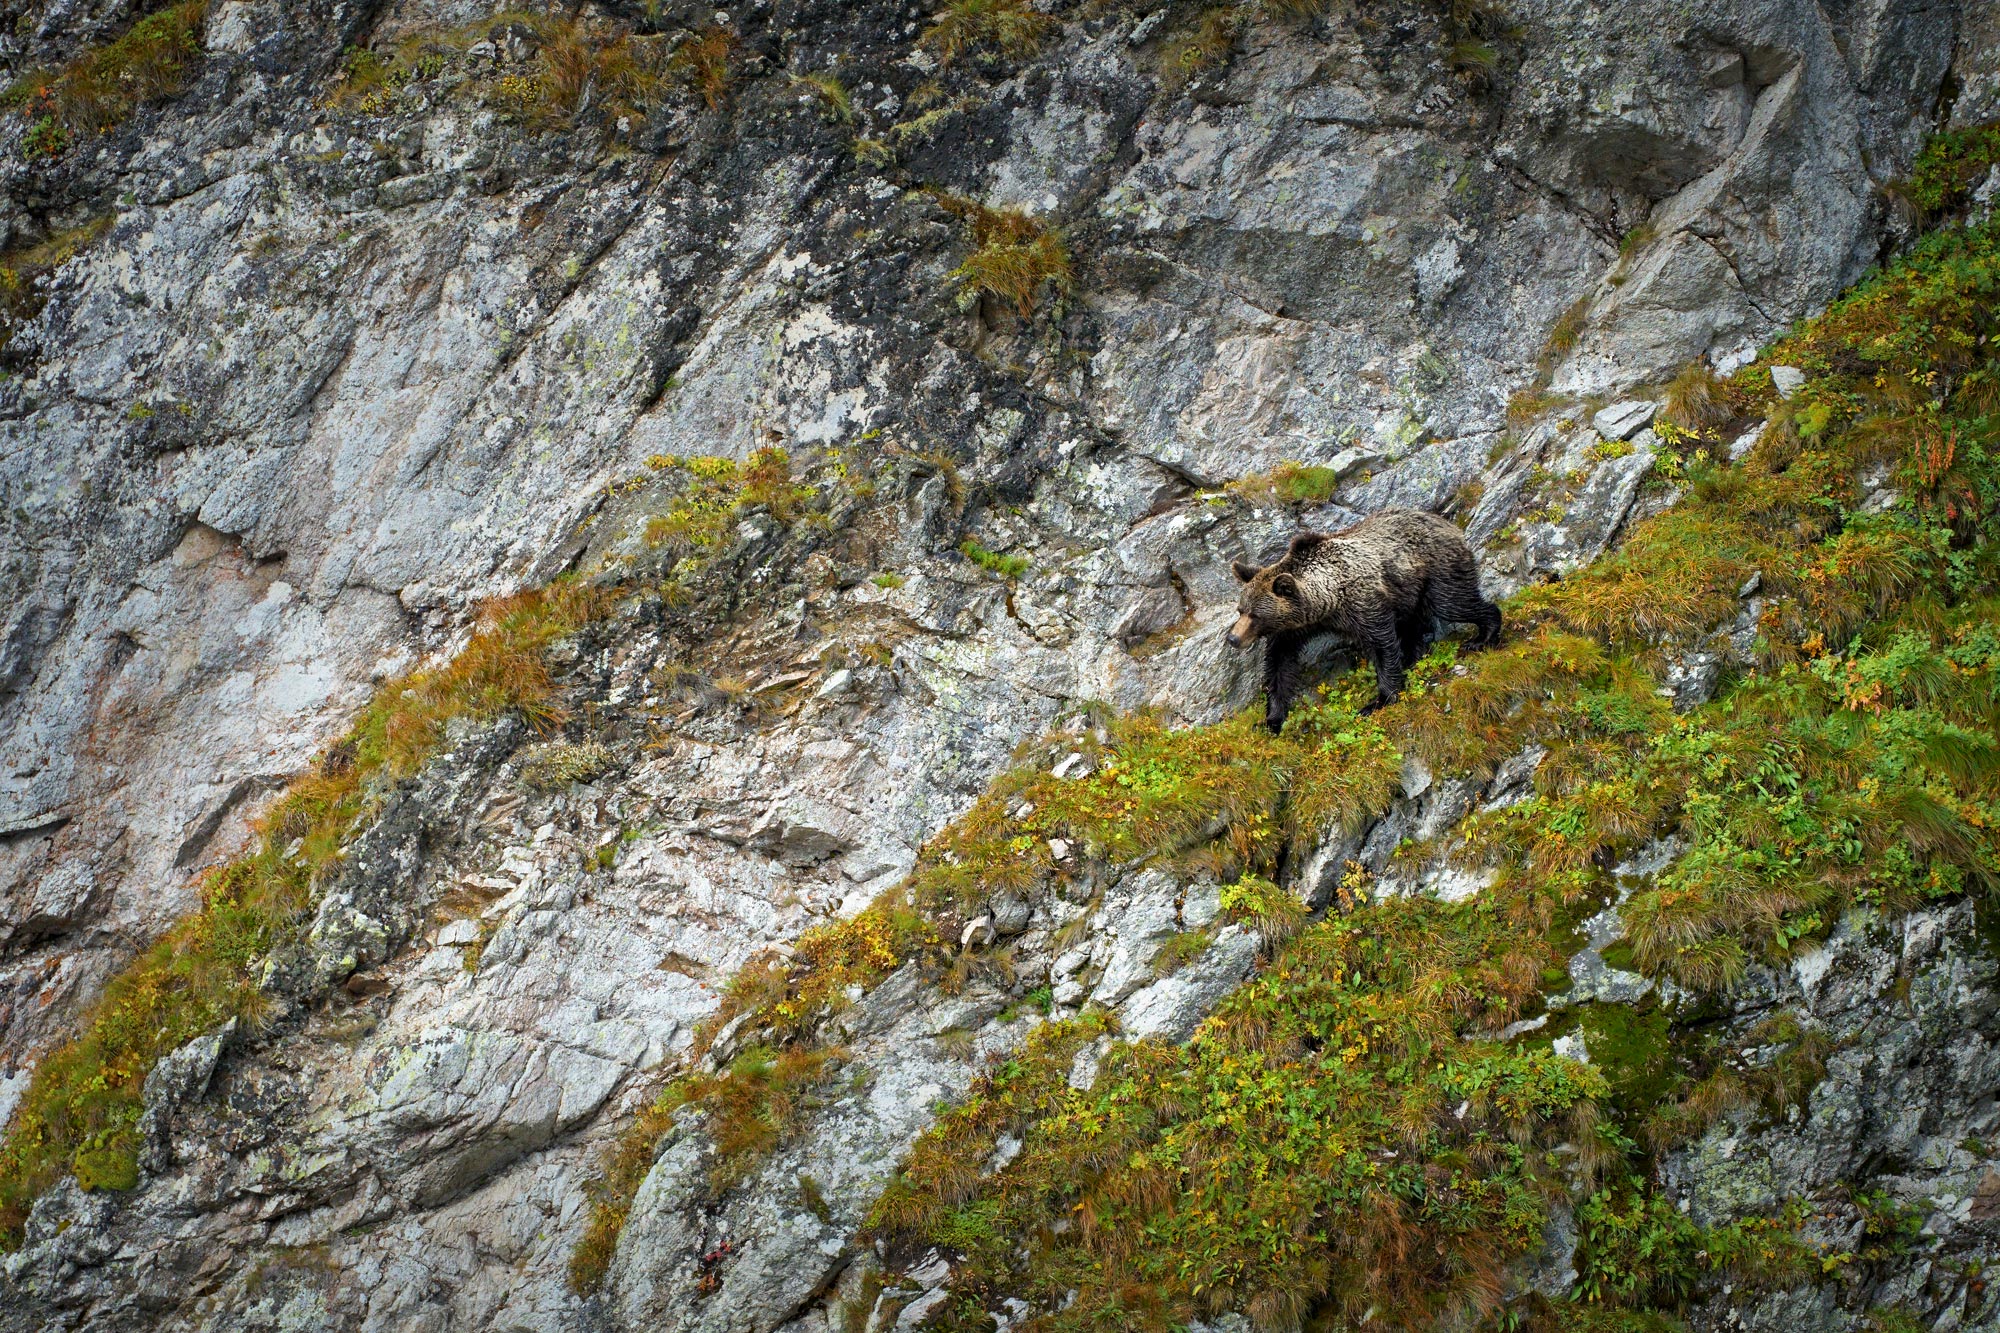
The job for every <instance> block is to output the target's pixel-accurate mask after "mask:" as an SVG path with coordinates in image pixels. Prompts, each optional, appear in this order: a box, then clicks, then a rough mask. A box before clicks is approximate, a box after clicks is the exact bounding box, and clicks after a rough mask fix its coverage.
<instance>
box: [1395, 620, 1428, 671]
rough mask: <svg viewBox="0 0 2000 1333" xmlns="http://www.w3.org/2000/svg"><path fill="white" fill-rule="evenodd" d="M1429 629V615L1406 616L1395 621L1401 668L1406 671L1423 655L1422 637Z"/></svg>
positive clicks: (1423, 637)
mask: <svg viewBox="0 0 2000 1333" xmlns="http://www.w3.org/2000/svg"><path fill="white" fill-rule="evenodd" d="M1429 629H1430V617H1429V616H1426V615H1421V614H1418V615H1411V616H1406V617H1404V618H1403V619H1402V620H1399V621H1397V622H1396V647H1397V650H1398V656H1400V657H1401V658H1402V660H1403V670H1405V671H1408V670H1409V669H1410V668H1411V667H1413V666H1415V665H1416V664H1417V659H1418V658H1419V657H1422V656H1423V655H1424V639H1425V637H1426V632H1427V631H1428V630H1429Z"/></svg>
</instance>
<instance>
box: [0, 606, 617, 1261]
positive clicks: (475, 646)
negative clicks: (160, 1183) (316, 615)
mask: <svg viewBox="0 0 2000 1333" xmlns="http://www.w3.org/2000/svg"><path fill="white" fill-rule="evenodd" d="M606 605H607V597H606V595H605V594H604V593H603V592H601V591H600V590H598V589H594V588H591V587H589V586H588V585H585V584H582V583H576V582H564V583H557V584H553V585H551V586H550V587H548V588H546V589H542V590H540V591H537V592H530V593H522V594H520V595H518V596H515V597H509V598H504V599H501V600H499V601H496V602H493V603H489V604H488V605H487V606H486V607H485V608H483V609H482V611H481V612H480V615H479V620H478V624H477V628H476V629H475V631H474V633H473V635H472V638H471V640H470V642H469V643H468V644H467V645H466V647H465V648H464V649H463V650H462V651H461V652H460V653H459V654H458V655H457V656H456V657H454V658H453V659H452V660H451V661H450V662H449V663H447V664H446V665H444V666H441V667H437V668H434V669H429V670H421V671H417V672H414V673H412V674H410V675H408V676H405V677H403V678H402V679H400V680H397V681H395V682H392V683H391V684H389V685H386V686H384V687H383V689H382V691H381V693H380V694H379V695H378V696H377V697H376V698H375V700H374V701H373V702H372V703H371V704H369V706H368V707H367V709H366V710H365V711H364V712H363V713H362V715H361V718H360V719H359V721H357V722H356V724H355V726H354V728H353V730H352V731H350V732H349V733H348V735H347V737H346V738H345V739H343V740H342V741H341V742H340V743H339V744H338V745H336V746H334V747H333V748H332V749H331V750H329V751H328V752H327V754H326V755H325V756H324V757H323V758H322V760H321V761H320V764H319V766H318V767H317V769H316V770H315V771H313V772H311V773H308V774H305V775H304V776H301V777H298V778H295V779H293V781H292V782H291V784H290V785H289V786H288V787H287V788H286V790H285V792H284V794H283V795H281V796H280V797H279V798H278V800H277V801H276V802H275V803H274V804H273V805H272V807H271V808H270V810H269V811H267V812H266V813H265V815H264V817H263V818H262V820H260V821H259V827H258V834H257V842H256V846H255V848H254V849H253V850H252V851H251V852H250V853H249V854H248V855H246V856H244V857H242V858H241V859H239V860H237V861H234V862H232V863H230V864H229V865H227V866H224V867H222V868H220V869H218V870H216V871H214V872H212V873H210V874H209V875H208V876H207V877H206V878H205V880H204V881H203V884H202V889H201V894H202V905H201V907H200V909H199V910H198V911H196V912H195V913H194V914H193V915H192V916H189V917H187V918H185V919H184V920H182V921H181V922H179V923H178V924H176V925H175V926H174V927H173V928H172V929H170V930H169V931H168V932H167V933H166V934H165V935H163V936H162V937H161V938H159V939H158V940H156V941H154V942H153V944H152V945H151V947H149V948H148V949H147V950H146V951H145V952H144V953H142V954H140V955H139V957H138V958H137V959H136V960H134V961H133V962H132V963H131V964H130V965H129V966H127V967H126V968H125V970H124V971H122V972H121V973H119V975H118V976H117V977H115V978H114V979H113V980H112V981H111V983H110V985H109V986H108V987H106V989H105V992H104V995H103V997H102V998H101V999H100V1000H99V1001H98V1003H97V1005H96V1007H95V1008H94V1009H93V1010H92V1012H91V1014H90V1017H89V1018H88V1019H87V1020H86V1021H85V1023H84V1028H83V1032H82V1034H81V1035H80V1036H79V1037H77V1038H76V1039H75V1040H74V1041H71V1042H69V1043H67V1044H66V1045H63V1046H60V1047H58V1048H57V1049H55V1050H54V1051H51V1052H50V1053H49V1054H48V1055H46V1056H44V1057H43V1059H42V1061H41V1062H40V1063H39V1064H38V1065H37V1066H36V1067H35V1074H34V1078H33V1080H32V1081H31V1082H30V1084H29V1086H28V1091H27V1093H26V1094H25V1095H24V1096H23V1097H22V1099H21V1103H20V1105H19V1107H17V1108H16V1110H15V1112H14V1118H13V1121H12V1122H11V1124H10V1125H9V1128H8V1133H7V1138H6V1141H5V1143H4V1144H0V1245H4V1246H5V1247H6V1248H10V1249H11V1248H13V1247H14V1246H17V1245H18V1244H19V1243H20V1240H21V1227H22V1223H23V1222H24V1221H25V1219H26V1216H27V1210H28V1207H29V1205H30V1204H32V1203H33V1201H34V1199H35V1197H36V1196H37V1195H39V1194H40V1193H41V1192H42V1191H43V1190H44V1189H46V1188H48V1186H49V1185H51V1184H53V1183H54V1182H55V1180H56V1179H57V1178H58V1177H60V1176H61V1175H62V1174H64V1173H65V1172H74V1173H75V1175H76V1178H77V1183H78V1184H80V1185H82V1186H83V1187H84V1188H85V1189H129V1188H131V1187H132V1186H134V1185H136V1184H137V1183H138V1151H139V1136H138V1124H139V1116H140V1113H141V1111H142V1109H143V1106H142V1099H141V1093H142V1090H143V1088H144V1085H145V1081H146V1075H147V1074H148V1073H149V1072H151V1070H152V1068H153V1066H154V1065H155V1064H156V1063H158V1061H159V1060H160V1058H161V1057H162V1056H164V1055H166V1054H167V1053H168V1052H169V1051H172V1050H173V1049H174V1048H175V1047H177V1046H179V1045H181V1044H182V1043H184V1042H187V1041H189V1040H191V1039H193V1038H195V1037H198V1036H201V1035H203V1034H204V1033H207V1032H212V1031H214V1030H215V1029H216V1028H218V1027H220V1026H221V1025H222V1024H223V1023H225V1022H227V1021H228V1020H229V1019H231V1018H238V1019H243V1020H245V1021H247V1022H249V1023H251V1024H252V1025H254V1024H255V1023H256V1021H257V1018H258V1016H259V1014H260V1013H261V1012H262V1011H263V1010H264V1008H265V1007H266V1001H265V996H264V994H263V991H262V990H261V988H260V985H259V983H260V980H261V978H262V976H263V970H264V963H265V961H266V960H267V959H269V958H270V957H271V956H272V955H273V954H274V953H277V952H278V951H280V950H281V949H282V948H284V947H285V946H287V945H288V944H291V943H294V942H296V941H297V940H298V939H299V938H301V935H302V932H303V930H304V927H305V925H306V918H307V914H308V912H309V910H310V908H311V906H312V902H313V896H314V892H313V891H314V886H315V884H316V883H317V882H318V881H319V880H320V878H321V877H322V876H323V875H324V874H326V873H327V872H329V871H330V870H332V869H333V868H334V867H335V866H337V864H338V862H339V860H340V855H341V848H342V846H343V845H344V844H345V843H346V842H347V841H348V840H349V839H350V838H351V837H352V836H353V835H354V834H355V833H357V832H358V831H360V829H361V828H362V827H364V826H365V825H366V824H367V823H368V821H369V819H370V818H371V817H372V815H373V814H374V812H375V810H376V809H377V808H378V807H379V805H380V802H381V800H382V797H383V796H384V795H385V794H386V790H387V788H388V786H389V785H390V784H392V783H393V782H394V781H396V780H397V779H399V778H403V777H407V776H409V775H410V774H412V773H414V772H416V771H417V769H418V768H420V767H421V766H422V765H423V763H424V761H425V760H426V759H428V758H429V757H430V756H431V755H432V754H433V753H435V752H436V751H437V750H438V749H439V748H440V747H441V745H442V744H443V741H444V734H445V726H446V724H447V723H448V722H450V721H451V720H453V719H455V718H470V719H474V720H479V719H490V718H494V717H497V716H499V715H500V714H501V713H504V712H508V711H511V710H517V711H519V712H521V713H523V714H525V715H526V716H527V717H528V718H529V719H530V721H532V722H535V723H537V724H539V725H541V726H544V727H546V726H548V725H551V724H553V723H555V722H557V721H559V720H560V719H561V718H562V716H563V710H562V707H561V705H560V703H559V702H558V700H557V689H556V684H555V681H554V680H553V679H552V678H551V676H550V674H549V669H548V666H547V664H546V662H545V661H544V657H543V652H542V650H543V649H544V648H545V647H546V646H547V645H548V644H549V643H551V642H553V641H554V640H555V639H557V638H560V637H562V636H564V635H566V634H569V633H572V632H574V631H575V630H576V629H578V628H579V627H580V626H582V625H583V624H585V623H586V622H588V621H589V620H590V619H592V618H594V617H596V616H598V615H600V614H602V612H603V611H604V609H605V608H606Z"/></svg>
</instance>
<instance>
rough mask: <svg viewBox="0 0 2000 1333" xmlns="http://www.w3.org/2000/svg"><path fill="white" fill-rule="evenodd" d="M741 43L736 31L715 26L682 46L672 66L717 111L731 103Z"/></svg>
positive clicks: (673, 58)
mask: <svg viewBox="0 0 2000 1333" xmlns="http://www.w3.org/2000/svg"><path fill="white" fill-rule="evenodd" d="M741 44H742V43H741V42H740V41H739V40H738V39H737V36H736V34H735V32H733V31H731V30H730V29H728V28H725V27H723V26H721V25H720V24H713V23H712V24H710V25H709V26H707V27H705V28H703V29H702V30H701V31H700V32H698V33H696V34H695V35H694V36H693V37H690V38H689V39H688V40H687V41H685V42H683V43H681V45H680V47H679V48H678V49H676V50H675V51H674V54H673V57H672V59H671V60H670V61H669V62H668V65H669V67H670V68H671V69H672V70H673V71H674V73H676V74H677V75H678V76H679V77H680V78H682V79H683V80H685V81H686V82H687V83H688V84H689V85H690V86H692V87H693V88H694V90H695V91H696V92H697V93H699V94H700V95H701V100H702V103H703V104H704V105H705V106H707V107H708V109H709V110H710V111H713V110H715V109H716V108H717V107H719V106H721V105H722V104H723V102H725V101H726V100H728V97H729V85H730V83H731V82H732V81H733V80H734V79H735V77H736V63H735V62H736V50H737V47H739V46H740V45H741Z"/></svg>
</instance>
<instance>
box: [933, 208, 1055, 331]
mask: <svg viewBox="0 0 2000 1333" xmlns="http://www.w3.org/2000/svg"><path fill="white" fill-rule="evenodd" d="M933 197H934V198H935V199H936V200H937V201H938V205H939V206H940V207H941V208H943V209H944V210H945V211H946V212H947V213H950V214H952V215H953V216H955V217H958V218H960V219H962V220H963V221H964V222H965V225H966V230H967V232H968V233H969V235H970V237H971V240H972V244H973V247H974V248H973V251H972V253H971V254H969V255H967V256H966V258H965V262H964V263H962V264H960V265H959V266H958V267H957V268H956V269H954V270H952V276H953V277H954V278H956V279H957V280H958V282H959V284H960V286H961V288H962V289H963V290H964V291H966V292H968V293H972V294H976V295H984V296H991V297H993V298H994V299H995V300H997V301H1000V302H1001V303H1003V304H1005V305H1008V306H1011V307H1012V308H1013V310H1014V311H1015V313H1016V314H1018V315H1019V316H1020V317H1021V318H1022V319H1027V318H1028V317H1029V316H1030V315H1032V314H1033V313H1034V311H1035V305H1036V303H1037V302H1038V301H1039V300H1040V299H1041V297H1042V296H1043V295H1044V294H1045V293H1047V294H1050V295H1053V296H1054V297H1056V299H1058V300H1060V299H1062V298H1063V297H1065V296H1068V295H1069V293H1070V291H1071V289H1072V288H1073V286H1074V285H1075V270H1074V268H1073V266H1072V264H1071V261H1070V254H1069V246H1068V244H1067V243H1066V242H1065V241H1064V240H1063V235H1062V232H1061V231H1059V230H1057V229H1055V228H1053V227H1049V226H1047V225H1045V224H1043V223H1041V222H1039V221H1037V220H1036V219H1034V218H1032V217H1029V216H1028V215H1027V214H1026V213H1023V212H1021V211H1020V210H1019V209H1012V208H988V207H987V206H986V205H984V204H981V203H979V202H977V201H976V200H972V199H965V198H961V197H959V196H957V195H952V194H946V193H943V192H942V191H939V192H936V193H935V194H934V195H933Z"/></svg>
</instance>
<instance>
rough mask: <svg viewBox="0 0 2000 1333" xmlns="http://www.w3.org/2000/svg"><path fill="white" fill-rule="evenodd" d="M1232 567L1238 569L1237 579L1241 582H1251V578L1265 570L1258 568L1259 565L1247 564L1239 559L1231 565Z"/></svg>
mask: <svg viewBox="0 0 2000 1333" xmlns="http://www.w3.org/2000/svg"><path fill="white" fill-rule="evenodd" d="M1230 568H1231V569H1233V570H1235V571H1236V579H1237V581H1238V582H1239V583H1248V582H1250V580H1252V579H1254V578H1256V577H1257V576H1258V575H1259V574H1261V573H1263V571H1262V570H1260V569H1258V568H1257V566H1255V565H1246V564H1244V563H1243V562H1242V561H1241V560H1238V561H1237V562H1236V563H1234V564H1233V565H1231V566H1230Z"/></svg>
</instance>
